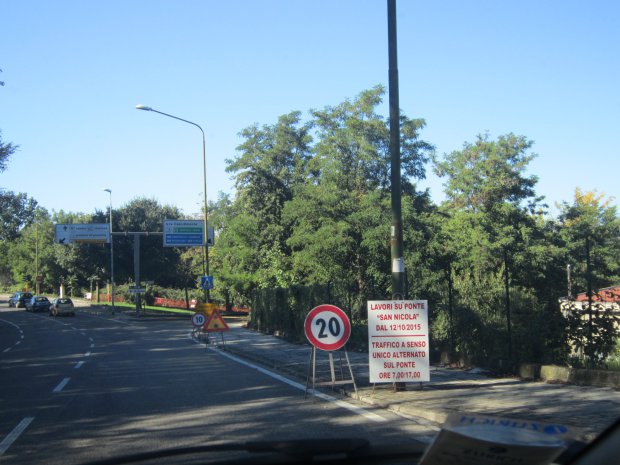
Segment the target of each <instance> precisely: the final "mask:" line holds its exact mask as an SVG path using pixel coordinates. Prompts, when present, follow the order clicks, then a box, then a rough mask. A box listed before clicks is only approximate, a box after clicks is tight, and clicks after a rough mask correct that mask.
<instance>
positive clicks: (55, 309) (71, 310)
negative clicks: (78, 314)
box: [50, 297, 75, 316]
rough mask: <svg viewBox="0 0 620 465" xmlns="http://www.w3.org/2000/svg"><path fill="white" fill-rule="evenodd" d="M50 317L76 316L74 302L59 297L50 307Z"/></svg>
mask: <svg viewBox="0 0 620 465" xmlns="http://www.w3.org/2000/svg"><path fill="white" fill-rule="evenodd" d="M50 315H53V316H58V315H71V316H75V307H74V306H73V301H72V300H71V299H69V298H68V297H58V298H56V299H54V300H52V305H51V306H50Z"/></svg>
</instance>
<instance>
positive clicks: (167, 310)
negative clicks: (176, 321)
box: [98, 302, 195, 315]
mask: <svg viewBox="0 0 620 465" xmlns="http://www.w3.org/2000/svg"><path fill="white" fill-rule="evenodd" d="M98 305H105V306H110V304H109V303H108V302H101V303H100V304H98ZM114 307H116V308H119V307H121V308H126V309H135V308H136V305H135V304H133V303H126V302H115V303H114ZM142 310H148V311H149V312H151V311H154V312H162V313H177V314H181V315H193V314H194V313H195V311H194V310H184V309H181V308H170V307H155V306H152V305H142Z"/></svg>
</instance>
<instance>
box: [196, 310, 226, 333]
mask: <svg viewBox="0 0 620 465" xmlns="http://www.w3.org/2000/svg"><path fill="white" fill-rule="evenodd" d="M202 329H203V330H204V331H206V332H207V333H215V332H222V331H228V330H229V329H230V328H229V327H228V325H227V324H226V322H225V321H224V318H222V315H220V314H219V312H218V311H217V310H215V311H214V312H213V313H212V314H211V315H210V316H209V319H208V320H207V322H206V323H205V324H204V325H203V327H202Z"/></svg>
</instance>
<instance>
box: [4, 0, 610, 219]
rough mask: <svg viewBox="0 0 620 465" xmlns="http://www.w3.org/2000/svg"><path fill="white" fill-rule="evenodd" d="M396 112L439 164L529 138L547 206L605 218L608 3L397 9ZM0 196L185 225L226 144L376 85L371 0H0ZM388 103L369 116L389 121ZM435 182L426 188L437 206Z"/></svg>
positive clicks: (223, 184) (225, 182) (375, 7)
mask: <svg viewBox="0 0 620 465" xmlns="http://www.w3.org/2000/svg"><path fill="white" fill-rule="evenodd" d="M397 12H398V68H399V77H400V106H401V108H402V110H403V112H404V113H405V114H406V115H407V116H409V117H415V118H418V117H420V118H424V119H426V123H427V127H426V129H425V130H424V131H423V133H422V136H423V138H424V139H425V140H427V141H428V142H431V143H432V144H434V145H435V146H436V149H437V152H438V154H443V153H448V152H451V151H453V150H458V149H460V148H461V147H462V146H463V143H464V142H466V141H473V140H474V139H475V137H476V135H477V134H479V133H485V132H488V133H489V134H490V136H491V137H492V138H496V137H497V136H498V135H501V134H506V133H509V132H513V133H515V134H519V135H524V136H526V137H528V138H529V139H532V140H533V141H534V142H535V144H534V147H533V152H535V153H537V154H538V158H537V159H536V160H535V161H534V162H532V163H531V165H530V173H531V174H535V175H537V176H538V177H539V183H538V187H537V191H538V193H539V194H540V195H544V196H545V197H546V199H547V202H548V203H549V204H551V205H553V204H554V203H555V202H560V201H568V202H570V201H572V199H573V192H574V189H575V187H577V186H579V187H580V188H582V189H583V190H594V189H596V190H598V192H599V193H605V194H606V195H607V196H608V197H609V196H610V197H614V198H615V199H616V200H615V201H614V203H615V204H616V205H617V204H618V198H620V188H619V187H618V174H617V173H618V169H617V166H618V161H617V160H618V143H619V140H620V137H619V134H620V54H619V52H618V50H619V45H618V44H620V37H619V36H620V2H617V1H612V0H609V1H602V0H590V1H588V2H583V1H579V2H577V1H570V0H569V1H559V0H556V1H542V2H541V1H539V0H538V1H529V0H520V1H508V0H506V1H490V0H489V1H481V0H470V1H457V0H454V1H433V2H428V1H426V2H422V1H413V0H409V1H405V0H399V1H398V2H397ZM0 14H1V16H2V18H3V21H2V28H0V69H2V70H3V72H2V74H0V80H3V81H5V83H6V85H5V86H4V87H0V129H1V130H2V137H3V140H4V141H10V142H13V143H14V144H19V145H20V149H19V151H18V152H17V153H16V154H15V155H14V156H13V157H12V159H11V161H10V163H9V167H8V170H7V171H5V172H4V173H1V174H0V187H2V188H5V189H9V190H12V191H16V192H26V193H27V194H28V195H29V196H31V197H33V198H35V199H36V200H37V201H38V202H39V203H40V204H41V205H42V206H43V207H45V208H47V209H48V210H50V211H52V210H55V211H58V210H61V209H62V210H65V211H72V212H85V213H92V212H94V211H95V210H96V209H99V210H105V208H106V207H107V205H108V202H109V197H108V193H107V192H104V191H103V189H104V188H109V189H111V190H112V191H113V194H112V202H113V204H114V207H115V208H118V207H120V206H122V205H124V204H126V203H127V202H129V201H131V200H132V199H134V198H136V197H148V198H155V199H157V200H158V201H159V202H160V203H162V204H171V205H176V206H178V207H179V208H181V209H182V210H183V212H184V213H186V214H188V215H192V214H194V213H198V212H199V211H200V205H201V204H202V203H201V202H202V146H201V136H200V132H199V131H198V129H197V128H195V127H193V126H191V125H188V124H185V123H182V122H179V121H176V120H173V119H170V118H166V117H164V116H161V115H157V114H155V113H148V112H144V111H138V110H136V109H135V106H136V105H137V104H145V105H149V106H151V107H153V108H155V109H158V110H160V111H163V112H166V113H170V114H173V115H176V116H179V117H181V118H184V119H187V120H190V121H194V122H196V123H197V124H199V125H201V126H202V127H203V128H204V129H205V132H206V154H207V185H208V187H207V194H208V197H209V199H215V198H216V197H217V194H218V192H219V191H223V192H229V193H230V192H232V191H233V183H232V181H231V180H230V179H229V174H227V173H226V172H225V166H226V165H225V159H227V158H233V157H234V156H235V154H236V150H235V149H236V147H237V146H238V145H239V144H240V143H241V139H240V138H239V137H238V133H239V132H240V131H241V130H242V129H243V128H245V127H247V126H249V125H251V124H253V123H258V124H259V125H263V124H273V123H275V122H276V120H277V117H278V116H279V115H282V114H285V113H288V112H290V111H293V110H299V111H302V112H303V113H304V116H305V117H308V110H310V109H313V108H323V107H324V106H327V105H337V104H338V103H340V102H342V101H344V100H345V99H352V98H354V97H355V96H356V95H357V94H359V92H361V91H362V90H365V89H369V88H371V87H373V86H375V85H377V84H383V85H384V86H386V87H387V84H388V61H387V7H386V1H385V0H262V1H259V0H255V1H250V0H245V1H242V0H227V1H225V2H223V1H221V0H218V1H212V0H201V1H199V0H196V1H193V0H175V1H172V0H166V1H163V0H149V1H145V0H137V1H125V0H123V1H118V0H106V1H98V2H95V1H86V0H81V1H68V0H55V1H53V2H50V1H42V0H41V1H37V0H0ZM385 100H386V102H385V105H384V106H383V109H382V110H381V111H382V113H383V114H387V95H386V99H385ZM441 183H442V181H441V180H438V179H436V178H435V177H434V176H433V175H432V173H430V169H429V173H428V179H427V180H426V181H423V182H421V183H420V187H429V188H430V189H431V192H432V194H433V197H434V198H435V199H436V200H437V201H440V200H441V199H442V198H443V196H442V192H441V191H442V186H441Z"/></svg>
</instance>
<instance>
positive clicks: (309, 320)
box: [304, 304, 351, 351]
mask: <svg viewBox="0 0 620 465" xmlns="http://www.w3.org/2000/svg"><path fill="white" fill-rule="evenodd" d="M304 332H305V333H306V338H307V339H308V341H309V342H310V344H312V345H313V346H314V347H316V348H317V349H321V350H326V351H332V350H338V349H340V348H342V347H343V346H344V345H345V344H346V343H347V341H348V340H349V336H351V322H350V321H349V317H348V316H347V314H346V313H344V312H343V311H342V310H341V309H339V308H338V307H336V306H335V305H330V304H323V305H319V306H318V307H314V308H313V309H312V310H310V313H308V316H306V321H305V322H304Z"/></svg>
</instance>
